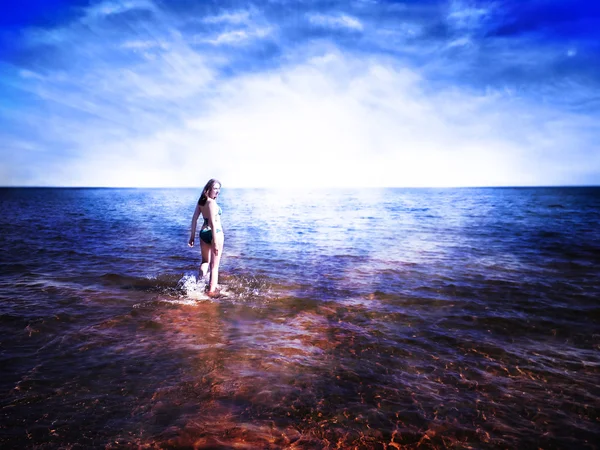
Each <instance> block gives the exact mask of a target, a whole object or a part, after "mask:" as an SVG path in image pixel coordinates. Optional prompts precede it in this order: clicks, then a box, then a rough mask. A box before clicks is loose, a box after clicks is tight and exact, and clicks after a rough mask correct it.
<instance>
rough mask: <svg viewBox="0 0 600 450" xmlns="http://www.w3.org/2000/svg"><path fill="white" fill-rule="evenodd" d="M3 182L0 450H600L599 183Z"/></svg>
mask: <svg viewBox="0 0 600 450" xmlns="http://www.w3.org/2000/svg"><path fill="white" fill-rule="evenodd" d="M199 193H200V189H0V211H1V214H0V236H1V241H0V244H1V245H0V274H1V275H0V367H1V372H0V373H1V375H0V448H2V449H12V448H15V449H23V448H38V449H54V448H64V449H84V448H106V449H114V448H132V447H134V448H190V449H191V448H210V449H228V448H243V449H254V448H257V449H277V448H294V449H336V448H341V449H346V448H348V449H350V448H358V449H371V448H373V449H399V448H409V449H410V448H477V449H479V448H484V449H485V448H526V449H528V448H531V449H538V448H543V449H553V448H573V449H586V448H589V449H592V448H598V445H599V444H598V443H599V442H600V412H599V411H600V351H599V350H600V225H599V224H600V188H485V189H484V188H478V189H366V190H314V191H310V190H282V191H276V190H260V189H257V190H249V189H247V190H244V189H227V186H226V185H225V186H224V187H223V190H222V193H221V196H220V197H219V204H220V205H221V207H222V209H223V215H222V221H223V227H224V230H225V249H224V254H223V259H222V265H221V280H220V281H221V283H220V284H221V285H222V288H223V296H222V297H221V298H219V299H216V300H210V299H208V298H207V297H206V296H205V294H204V281H203V280H199V281H198V280H197V279H196V276H197V271H198V266H199V262H200V255H199V247H198V246H196V247H194V248H189V247H188V246H187V241H188V239H189V230H190V222H191V217H192V214H193V211H194V207H195V204H196V201H197V199H198V196H199Z"/></svg>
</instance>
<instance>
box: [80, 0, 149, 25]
mask: <svg viewBox="0 0 600 450" xmlns="http://www.w3.org/2000/svg"><path fill="white" fill-rule="evenodd" d="M132 9H145V10H149V11H153V10H155V6H154V4H153V3H152V2H151V1H147V0H128V1H111V0H105V1H103V2H100V3H96V4H93V5H91V6H90V7H88V8H87V9H86V19H87V20H90V19H91V20H94V19H97V18H101V17H106V16H110V15H113V14H121V13H124V12H126V11H130V10H132Z"/></svg>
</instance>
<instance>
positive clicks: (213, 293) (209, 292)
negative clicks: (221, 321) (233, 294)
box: [206, 289, 221, 298]
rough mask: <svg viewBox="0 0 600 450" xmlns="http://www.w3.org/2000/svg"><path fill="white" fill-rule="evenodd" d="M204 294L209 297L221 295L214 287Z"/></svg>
mask: <svg viewBox="0 0 600 450" xmlns="http://www.w3.org/2000/svg"><path fill="white" fill-rule="evenodd" d="M206 295H208V296H209V297H210V298H219V297H220V296H221V292H220V291H219V290H218V289H215V290H214V291H212V292H211V291H208V292H207V293H206Z"/></svg>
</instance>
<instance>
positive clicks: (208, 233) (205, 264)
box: [188, 178, 225, 297]
mask: <svg viewBox="0 0 600 450" xmlns="http://www.w3.org/2000/svg"><path fill="white" fill-rule="evenodd" d="M220 191H221V182H220V181H219V180H215V179H214V178H213V179H211V180H208V183H206V186H204V190H203V191H202V195H201V196H200V199H199V200H198V204H197V205H196V210H195V211H194V216H193V217H192V233H191V236H190V240H189V242H188V245H189V246H190V247H193V246H194V235H195V234H196V224H197V222H198V217H200V214H202V217H203V218H204V223H203V224H202V227H201V228H200V234H199V236H200V250H201V252H202V263H201V264H200V277H201V278H204V277H205V276H206V274H207V272H208V271H209V269H210V281H209V283H208V296H209V297H217V296H218V295H219V293H218V291H217V284H218V282H219V263H220V261H221V254H222V253H223V243H224V241H225V235H224V234H223V228H222V227H221V207H220V206H219V205H218V204H217V197H218V196H219V192H220Z"/></svg>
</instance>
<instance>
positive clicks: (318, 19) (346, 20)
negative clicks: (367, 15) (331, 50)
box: [308, 14, 363, 31]
mask: <svg viewBox="0 0 600 450" xmlns="http://www.w3.org/2000/svg"><path fill="white" fill-rule="evenodd" d="M308 20H309V22H310V23H311V24H313V25H317V26H321V27H326V28H338V29H339V28H342V29H343V28H345V29H349V30H354V31H362V30H363V24H362V23H361V22H360V21H359V20H358V19H356V18H354V17H350V16H348V15H346V14H339V15H326V14H309V15H308Z"/></svg>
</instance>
